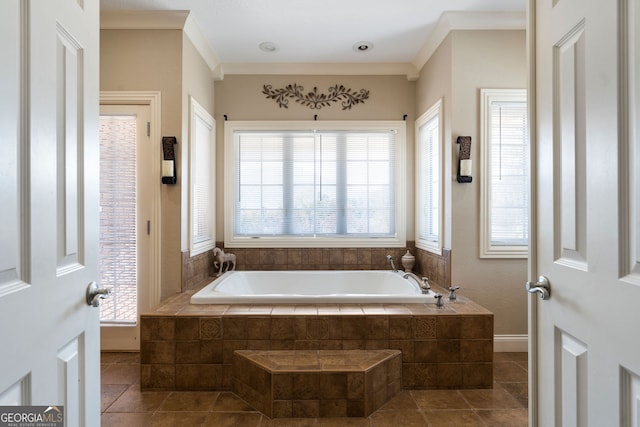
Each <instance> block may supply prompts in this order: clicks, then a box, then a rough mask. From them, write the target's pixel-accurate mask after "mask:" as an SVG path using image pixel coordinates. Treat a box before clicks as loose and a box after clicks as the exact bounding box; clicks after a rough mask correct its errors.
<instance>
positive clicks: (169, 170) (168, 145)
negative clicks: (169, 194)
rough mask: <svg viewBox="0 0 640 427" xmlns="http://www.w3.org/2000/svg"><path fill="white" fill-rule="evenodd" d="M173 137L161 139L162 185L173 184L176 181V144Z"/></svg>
mask: <svg viewBox="0 0 640 427" xmlns="http://www.w3.org/2000/svg"><path fill="white" fill-rule="evenodd" d="M177 143H178V141H177V140H176V137H175V136H163V137H162V156H163V160H162V183H163V184H175V183H176V182H177V181H178V174H177V170H176V153H175V149H174V145H175V144H177Z"/></svg>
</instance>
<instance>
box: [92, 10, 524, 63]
mask: <svg viewBox="0 0 640 427" xmlns="http://www.w3.org/2000/svg"><path fill="white" fill-rule="evenodd" d="M100 6H101V9H102V10H112V11H113V10H167V11H170V10H190V11H191V16H190V17H191V18H192V19H193V20H194V21H195V23H196V24H197V26H198V27H199V28H200V31H201V32H202V35H203V36H204V38H205V39H206V41H207V43H208V45H209V47H210V48H211V49H212V50H213V52H214V53H215V55H216V56H217V59H218V61H219V63H222V64H242V63H254V64H255V63H279V64H282V63H332V64H335V63H351V64H363V63H364V64H367V63H414V64H415V62H416V58H417V57H418V56H419V54H420V51H421V49H424V47H423V46H424V45H425V43H426V42H427V41H428V39H429V37H430V35H431V34H432V33H433V32H434V31H435V30H436V27H437V23H438V20H439V19H440V17H441V15H442V14H443V12H524V10H525V7H526V0H100ZM362 41H367V42H370V43H372V44H373V48H371V49H369V50H368V51H366V52H357V51H355V50H354V49H353V46H354V44H356V43H359V42H362ZM262 42H271V43H274V44H275V45H277V50H276V51H275V52H264V51H261V50H260V49H259V48H258V46H259V44H260V43H262Z"/></svg>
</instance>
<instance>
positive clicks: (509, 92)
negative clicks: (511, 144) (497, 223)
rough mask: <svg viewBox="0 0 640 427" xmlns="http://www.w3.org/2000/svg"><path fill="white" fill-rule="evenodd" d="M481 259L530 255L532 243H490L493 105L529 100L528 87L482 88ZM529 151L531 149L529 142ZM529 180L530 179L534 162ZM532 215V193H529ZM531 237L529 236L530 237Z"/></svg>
mask: <svg viewBox="0 0 640 427" xmlns="http://www.w3.org/2000/svg"><path fill="white" fill-rule="evenodd" d="M480 98H481V102H480V135H481V140H480V162H481V167H482V174H481V180H480V203H481V208H480V258H503V259H518V258H527V257H528V256H529V243H528V242H527V243H526V244H524V245H494V244H493V243H492V242H491V167H492V164H491V105H492V103H493V102H503V101H518V102H524V103H525V104H526V103H527V90H526V89H481V90H480ZM528 149H529V150H531V146H530V141H529V147H528ZM528 167H529V171H528V172H529V179H531V169H530V167H531V165H530V164H529V165H528ZM527 197H528V202H527V203H528V205H529V206H528V213H527V215H530V207H531V195H530V194H528V195H527ZM530 237H531V236H529V239H530Z"/></svg>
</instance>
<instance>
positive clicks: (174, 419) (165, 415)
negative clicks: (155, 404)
mask: <svg viewBox="0 0 640 427" xmlns="http://www.w3.org/2000/svg"><path fill="white" fill-rule="evenodd" d="M208 415H209V413H208V412H160V411H158V412H156V413H154V414H153V417H152V418H151V422H150V423H149V424H148V426H149V427H175V426H193V427H195V426H201V425H202V424H203V423H204V421H205V420H206V419H207V416H208ZM123 427H124V426H123Z"/></svg>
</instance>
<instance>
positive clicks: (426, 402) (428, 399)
mask: <svg viewBox="0 0 640 427" xmlns="http://www.w3.org/2000/svg"><path fill="white" fill-rule="evenodd" d="M411 396H412V397H413V399H414V400H415V402H416V404H417V405H418V407H419V408H420V409H422V410H426V409H471V407H470V406H469V404H468V403H467V401H466V400H465V399H464V398H463V397H462V395H461V394H460V393H459V392H458V391H457V390H411Z"/></svg>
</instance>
